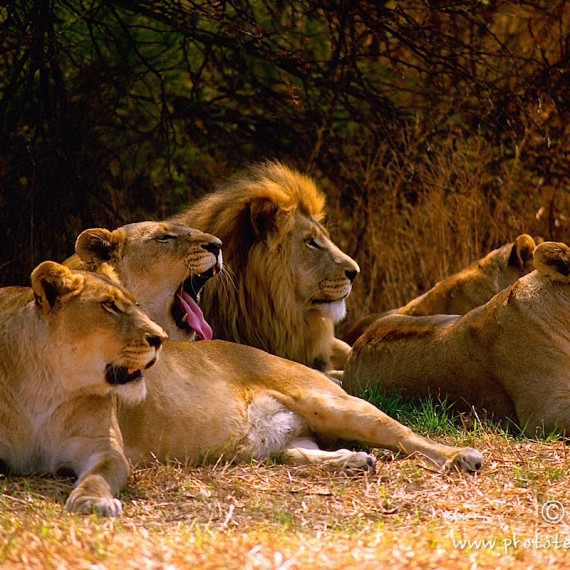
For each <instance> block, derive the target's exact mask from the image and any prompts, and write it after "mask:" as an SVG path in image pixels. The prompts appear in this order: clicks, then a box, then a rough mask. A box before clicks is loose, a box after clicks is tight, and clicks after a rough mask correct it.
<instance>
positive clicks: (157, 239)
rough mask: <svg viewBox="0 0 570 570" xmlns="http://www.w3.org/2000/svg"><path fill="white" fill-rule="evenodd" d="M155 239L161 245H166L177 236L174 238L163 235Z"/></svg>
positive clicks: (169, 235)
mask: <svg viewBox="0 0 570 570" xmlns="http://www.w3.org/2000/svg"><path fill="white" fill-rule="evenodd" d="M155 239H156V241H157V242H159V243H166V242H167V241H170V240H172V239H176V236H173V235H172V234H164V235H161V236H159V237H157V238H155Z"/></svg>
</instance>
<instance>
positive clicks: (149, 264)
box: [64, 222, 222, 340]
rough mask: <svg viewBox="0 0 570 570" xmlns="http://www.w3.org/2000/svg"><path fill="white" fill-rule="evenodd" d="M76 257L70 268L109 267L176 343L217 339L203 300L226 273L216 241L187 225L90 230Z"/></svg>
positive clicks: (142, 224) (77, 245)
mask: <svg viewBox="0 0 570 570" xmlns="http://www.w3.org/2000/svg"><path fill="white" fill-rule="evenodd" d="M75 252H76V253H75V255H74V256H72V257H70V258H69V259H67V260H66V261H65V262H64V264H65V265H68V266H70V267H72V268H80V269H90V270H96V269H97V268H99V267H101V265H102V264H104V263H106V264H107V265H110V266H111V267H112V268H113V269H114V270H115V271H116V272H117V274H118V277H119V279H120V281H121V283H122V284H123V285H124V286H125V287H126V288H127V289H129V290H130V291H131V292H132V293H133V295H134V296H135V297H136V299H137V300H139V302H141V303H142V305H143V307H144V309H145V311H146V312H147V314H148V315H149V317H150V318H151V319H153V320H155V321H156V322H159V323H160V324H161V325H162V326H163V327H164V329H165V330H166V332H167V333H168V337H169V338H170V339H171V340H194V339H195V338H196V337H198V338H200V339H207V340H209V339H211V338H212V329H211V327H210V325H209V324H208V322H207V321H206V319H205V318H204V315H203V313H202V310H201V309H200V307H199V306H198V296H199V293H200V290H201V288H202V286H203V285H204V283H205V282H206V281H207V280H208V279H209V278H210V277H212V276H213V275H216V274H217V273H218V272H219V271H220V269H221V267H222V253H221V241H220V240H219V239H218V238H217V237H214V236H212V235H209V234H205V233H202V232H201V231H199V230H196V229H194V228H189V227H188V226H185V225H183V224H176V223H171V222H138V223H133V224H127V225H125V226H122V227H120V228H118V229H116V230H114V231H109V230H107V229H104V228H92V229H88V230H85V231H84V232H82V233H81V234H80V235H79V237H78V238H77V241H76V243H75Z"/></svg>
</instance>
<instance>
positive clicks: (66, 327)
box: [0, 261, 166, 516]
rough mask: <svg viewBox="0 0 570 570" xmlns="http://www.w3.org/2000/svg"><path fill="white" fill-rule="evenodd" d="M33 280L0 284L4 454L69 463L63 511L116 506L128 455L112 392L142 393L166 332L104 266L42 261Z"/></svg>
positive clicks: (44, 465)
mask: <svg viewBox="0 0 570 570" xmlns="http://www.w3.org/2000/svg"><path fill="white" fill-rule="evenodd" d="M31 284H32V287H31V289H30V288H29V287H7V288H4V289H2V291H1V294H0V464H1V465H2V467H3V470H4V471H5V472H7V473H14V474H29V473H46V472H49V473H56V472H57V471H59V470H61V469H68V470H69V469H71V470H72V471H73V472H75V474H76V475H77V477H78V479H77V483H76V486H75V489H74V490H73V491H72V493H71V494H70V496H69V498H68V499H67V501H66V507H67V509H68V510H69V511H71V512H77V513H92V512H94V511H95V512H98V513H100V514H102V515H109V516H115V515H119V514H120V513H121V504H120V502H119V501H118V500H117V499H115V498H114V495H115V494H116V493H117V492H118V491H119V490H120V489H121V488H122V487H123V486H124V485H125V483H126V481H127V477H128V475H129V464H128V462H127V459H126V457H125V455H124V453H123V447H122V439H121V433H120V431H119V427H118V425H117V417H116V410H115V407H114V401H115V399H116V398H117V397H118V398H119V399H120V398H123V399H125V400H128V401H129V402H130V403H131V404H134V403H136V402H138V401H139V400H140V399H141V398H143V397H144V396H145V391H146V385H145V380H144V377H143V374H142V370H145V369H147V368H149V367H150V366H151V365H152V364H154V362H155V361H156V359H157V357H158V353H159V349H160V347H161V344H162V342H163V340H164V339H165V338H166V334H165V333H164V331H163V330H162V329H161V328H160V327H159V326H158V325H157V324H155V323H153V322H152V321H151V320H150V319H149V318H148V317H147V316H146V315H145V314H144V313H143V312H142V310H141V309H140V308H139V307H138V306H137V305H136V303H135V301H134V298H133V297H132V295H131V294H130V293H128V292H127V291H126V290H124V289H123V288H122V287H118V286H117V285H116V284H115V283H113V282H111V281H110V280H109V279H107V278H105V277H104V276H100V275H94V274H92V273H86V272H80V271H73V272H72V271H71V270H69V269H68V268H67V267H64V266H62V265H59V264H57V263H54V262H51V261H46V262H44V263H42V264H40V265H39V266H38V267H37V268H36V269H35V270H34V271H33V273H32V276H31Z"/></svg>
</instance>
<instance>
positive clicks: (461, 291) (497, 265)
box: [342, 234, 536, 346]
mask: <svg viewBox="0 0 570 570" xmlns="http://www.w3.org/2000/svg"><path fill="white" fill-rule="evenodd" d="M535 247H536V244H535V242H534V240H533V239H532V237H530V236H529V235H527V234H521V235H519V236H518V237H517V238H516V240H515V241H514V243H508V244H506V245H504V246H502V247H500V248H498V249H495V250H493V251H491V252H490V253H488V254H487V255H486V256H485V257H483V258H482V259H478V260H477V261H475V262H474V263H472V264H471V265H469V266H468V267H465V268H464V269H462V270H461V271H458V272H457V273H454V274H453V275H451V276H450V277H447V278H446V279H443V280H442V281H440V282H439V283H436V285H434V287H432V288H431V289H430V290H429V291H426V292H425V293H424V294H423V295H420V296H419V297H416V298H415V299H413V300H411V301H410V302H409V303H408V304H406V305H404V306H403V307H400V308H399V309H394V310H392V311H388V312H387V313H373V314H371V315H366V316H364V317H362V318H361V319H359V320H358V321H356V323H354V324H353V325H352V326H351V327H350V328H349V329H347V330H346V331H345V333H344V334H343V336H342V340H343V341H345V342H346V343H348V344H349V345H351V346H352V345H353V344H354V343H355V341H356V339H357V338H358V337H359V336H360V335H361V334H362V333H363V332H364V331H365V330H366V329H367V328H368V327H369V326H370V325H371V324H372V323H373V322H374V321H376V320H377V319H379V318H381V317H383V316H386V315H388V314H398V315H411V316H423V315H437V314H441V315H464V314H465V313H467V311H470V310H471V309H474V308H475V307H479V306H480V305H483V304H484V303H486V302H487V301H488V300H489V299H491V297H493V296H494V295H496V294H497V293H498V292H499V291H502V290H503V289H505V288H506V287H508V286H509V285H512V284H513V283H514V282H515V281H516V280H517V279H518V278H519V277H522V276H523V275H526V274H527V273H530V272H531V271H532V270H533V269H534V264H533V254H534V249H535Z"/></svg>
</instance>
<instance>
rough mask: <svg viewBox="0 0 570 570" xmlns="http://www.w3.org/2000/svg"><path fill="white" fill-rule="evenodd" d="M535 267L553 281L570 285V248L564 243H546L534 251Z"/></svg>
mask: <svg viewBox="0 0 570 570" xmlns="http://www.w3.org/2000/svg"><path fill="white" fill-rule="evenodd" d="M534 265H535V267H536V269H538V271H540V273H543V274H544V275H547V276H548V277H550V278H551V279H552V280H553V281H561V282H562V283H570V248H569V247H568V246H567V245H566V244H564V243H558V242H553V241H545V242H544V243H541V244H540V245H538V246H537V247H536V250H535V251H534Z"/></svg>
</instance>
